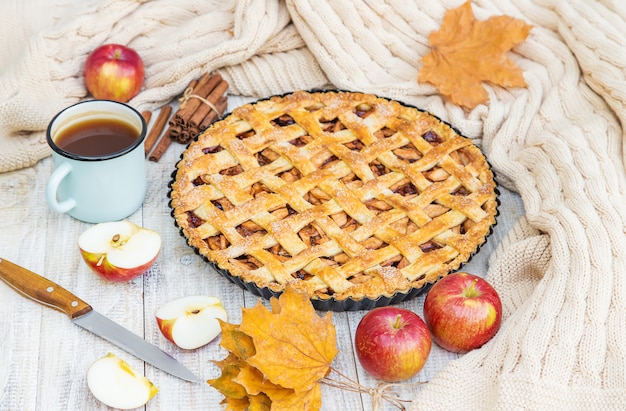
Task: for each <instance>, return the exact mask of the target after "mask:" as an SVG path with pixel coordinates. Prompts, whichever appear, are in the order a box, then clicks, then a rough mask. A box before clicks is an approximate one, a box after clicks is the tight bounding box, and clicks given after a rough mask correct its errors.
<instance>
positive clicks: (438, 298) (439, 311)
mask: <svg viewBox="0 0 626 411" xmlns="http://www.w3.org/2000/svg"><path fill="white" fill-rule="evenodd" d="M424 320H425V321H426V324H427V325H428V328H429V330H430V332H431V333H432V337H433V340H434V341H435V342H436V343H437V344H438V345H439V346H441V347H442V348H444V349H446V350H448V351H452V352H457V353H464V352H468V351H471V350H473V349H475V348H478V347H480V346H482V345H483V344H485V343H486V342H487V341H489V340H490V339H491V338H492V337H493V336H494V335H495V334H496V333H497V332H498V329H499V328H500V322H501V321H502V302H501V301H500V296H499V295H498V293H497V292H496V290H495V289H494V288H493V287H492V286H491V284H489V283H488V282H487V281H486V280H485V279H483V278H481V277H478V276H476V275H473V274H469V273H463V272H458V273H454V274H450V275H448V276H446V277H443V278H442V279H441V280H439V281H438V282H436V283H435V284H434V285H433V286H432V288H431V289H430V291H429V292H428V294H427V295H426V300H425V301H424Z"/></svg>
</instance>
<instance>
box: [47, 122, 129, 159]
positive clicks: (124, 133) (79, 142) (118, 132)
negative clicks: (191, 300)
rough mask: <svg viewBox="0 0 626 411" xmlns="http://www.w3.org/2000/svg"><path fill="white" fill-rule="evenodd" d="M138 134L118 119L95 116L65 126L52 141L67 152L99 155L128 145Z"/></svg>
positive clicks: (113, 151)
mask: <svg viewBox="0 0 626 411" xmlns="http://www.w3.org/2000/svg"><path fill="white" fill-rule="evenodd" d="M139 134H140V132H139V130H137V129H136V128H135V127H133V126H132V125H131V124H129V123H127V122H125V121H122V120H120V119H115V118H95V119H89V120H85V121H81V122H77V123H75V124H72V125H70V126H68V127H66V128H65V129H63V130H61V131H60V132H59V133H58V135H57V136H56V138H55V139H54V142H55V144H56V145H57V146H58V147H59V148H61V149H63V150H64V151H67V152H69V153H72V154H76V155H79V156H86V157H99V156H106V155H109V154H113V153H117V152H119V151H122V150H124V149H125V148H127V147H130V146H131V145H132V144H133V143H134V142H135V141H136V140H137V138H138V137H139Z"/></svg>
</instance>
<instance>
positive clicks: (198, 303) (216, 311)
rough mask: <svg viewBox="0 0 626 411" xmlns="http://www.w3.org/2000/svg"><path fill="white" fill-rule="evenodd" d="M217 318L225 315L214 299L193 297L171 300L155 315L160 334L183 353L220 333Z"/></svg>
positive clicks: (216, 299) (225, 316)
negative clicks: (182, 349)
mask: <svg viewBox="0 0 626 411" xmlns="http://www.w3.org/2000/svg"><path fill="white" fill-rule="evenodd" d="M218 318H219V319H220V320H222V321H227V319H228V315H227V313H226V310H225V309H224V306H223V305H222V302H221V301H220V299H219V298H217V297H209V296H206V295H195V296H189V297H182V298H178V299H176V300H173V301H170V302H169V303H167V304H165V305H164V306H162V307H161V308H159V309H158V310H157V312H156V320H157V323H158V325H159V329H160V330H161V333H163V335H164V336H165V338H167V339H168V340H170V341H171V342H173V343H174V344H176V345H177V346H179V347H180V348H184V349H186V350H193V349H195V348H198V347H202V346H203V345H206V344H208V343H210V342H211V341H212V340H213V339H214V338H215V337H217V336H218V335H219V334H220V332H221V331H222V329H221V327H220V324H219V321H218Z"/></svg>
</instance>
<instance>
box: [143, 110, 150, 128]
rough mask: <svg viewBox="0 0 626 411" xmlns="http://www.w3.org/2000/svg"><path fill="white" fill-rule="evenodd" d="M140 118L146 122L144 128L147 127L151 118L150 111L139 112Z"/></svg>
mask: <svg viewBox="0 0 626 411" xmlns="http://www.w3.org/2000/svg"><path fill="white" fill-rule="evenodd" d="M141 117H143V120H144V121H145V122H146V127H148V123H150V119H151V118H152V111H150V110H146V111H142V112H141Z"/></svg>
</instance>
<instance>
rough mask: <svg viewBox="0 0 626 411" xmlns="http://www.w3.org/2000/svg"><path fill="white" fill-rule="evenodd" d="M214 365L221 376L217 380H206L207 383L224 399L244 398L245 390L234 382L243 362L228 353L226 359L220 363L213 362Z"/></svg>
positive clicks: (245, 395)
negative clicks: (220, 372) (218, 369)
mask: <svg viewBox="0 0 626 411" xmlns="http://www.w3.org/2000/svg"><path fill="white" fill-rule="evenodd" d="M215 364H216V365H217V366H218V367H219V368H220V369H221V370H222V374H221V375H220V376H219V377H218V378H214V379H211V380H208V383H209V384H210V385H211V386H212V387H213V388H215V389H216V390H218V391H219V392H221V393H222V395H224V396H225V397H226V398H231V399H244V398H246V397H247V394H248V393H247V392H246V389H245V388H244V387H243V386H242V385H241V384H238V383H237V382H235V381H234V380H235V378H236V377H237V376H238V375H239V372H240V371H241V367H242V366H243V365H244V364H245V362H243V361H242V360H241V359H240V358H238V357H237V356H236V355H234V354H232V353H230V354H229V355H228V357H226V358H225V359H223V360H222V361H215Z"/></svg>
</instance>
